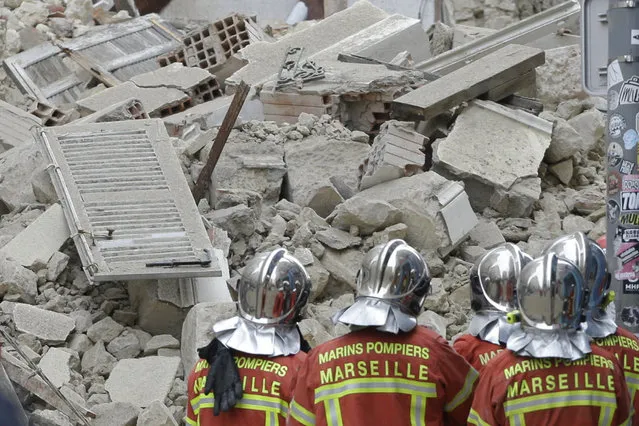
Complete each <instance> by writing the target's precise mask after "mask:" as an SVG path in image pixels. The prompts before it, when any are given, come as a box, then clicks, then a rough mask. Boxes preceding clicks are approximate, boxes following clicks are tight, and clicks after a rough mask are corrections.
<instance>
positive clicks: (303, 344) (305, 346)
mask: <svg viewBox="0 0 639 426" xmlns="http://www.w3.org/2000/svg"><path fill="white" fill-rule="evenodd" d="M296 327H297V332H298V333H299V334H300V350H301V351H302V352H304V353H308V352H309V351H310V350H311V349H312V348H311V345H309V344H308V342H307V341H306V339H305V338H304V336H303V335H302V330H300V326H299V325H297V326H296Z"/></svg>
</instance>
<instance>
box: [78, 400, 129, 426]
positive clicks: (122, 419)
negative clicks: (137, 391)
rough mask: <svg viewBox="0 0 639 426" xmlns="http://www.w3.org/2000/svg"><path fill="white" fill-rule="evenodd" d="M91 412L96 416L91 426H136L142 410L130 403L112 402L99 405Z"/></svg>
mask: <svg viewBox="0 0 639 426" xmlns="http://www.w3.org/2000/svg"><path fill="white" fill-rule="evenodd" d="M91 411H93V412H94V413H95V414H96V418H95V419H94V420H93V422H92V423H91V426H135V424H136V422H137V420H138V416H139V415H140V412H141V411H142V410H140V408H139V407H136V406H135V405H133V404H131V403H128V402H110V403H108V404H98V405H96V406H94V407H93V408H91Z"/></svg>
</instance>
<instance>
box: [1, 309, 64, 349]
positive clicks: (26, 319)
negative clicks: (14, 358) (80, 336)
mask: <svg viewBox="0 0 639 426" xmlns="http://www.w3.org/2000/svg"><path fill="white" fill-rule="evenodd" d="M13 321H14V323H15V325H16V328H17V329H18V330H19V331H20V332H22V333H28V334H31V335H32V336H35V337H37V338H38V339H40V340H42V341H43V342H47V343H50V344H59V343H63V342H64V341H66V340H67V337H69V334H70V333H71V332H72V331H73V330H74V329H75V320H74V319H73V318H71V317H69V316H67V315H64V314H59V313H57V312H51V311H45V310H44V309H40V308H36V307H35V306H30V305H25V304H23V303H18V304H16V306H15V307H14V309H13Z"/></svg>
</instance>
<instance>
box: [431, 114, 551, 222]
mask: <svg viewBox="0 0 639 426" xmlns="http://www.w3.org/2000/svg"><path fill="white" fill-rule="evenodd" d="M487 123H488V125H487ZM522 124H523V126H522ZM478 126H483V127H484V128H485V130H484V131H482V132H481V134H477V133H476V129H477V128H478ZM551 135H552V124H551V123H550V122H548V121H546V120H543V119H540V118H538V117H535V116H534V115H531V114H528V113H526V112H523V111H516V110H511V109H509V108H506V107H504V106H501V105H499V104H495V103H492V102H484V101H473V102H471V103H470V105H469V107H468V108H467V109H465V110H464V111H463V112H462V113H461V114H460V116H459V117H458V119H457V121H456V123H455V127H454V128H453V131H452V132H451V133H450V135H449V136H448V137H447V138H446V139H444V140H442V141H439V142H438V143H437V146H436V148H435V154H434V161H435V164H436V167H435V170H437V171H439V172H441V173H443V174H445V175H446V174H450V175H452V176H455V177H457V178H459V179H462V180H463V181H464V183H465V184H466V186H467V187H468V188H469V189H471V190H470V191H469V193H468V194H469V196H470V200H471V203H472V206H473V208H474V209H475V210H476V211H482V210H483V209H484V208H486V207H492V208H494V209H495V210H498V211H500V212H502V213H503V214H505V215H512V214H516V213H521V214H523V215H524V216H527V215H528V214H530V212H531V210H532V205H533V203H534V202H535V201H537V200H538V199H539V196H540V195H541V188H540V187H538V189H537V190H536V196H533V197H531V198H529V200H528V201H527V202H528V204H529V208H526V209H524V210H523V211H521V212H515V211H514V210H515V209H510V208H508V209H506V211H504V210H503V208H504V207H503V206H501V205H498V204H499V203H501V202H502V200H503V196H502V195H501V194H499V195H496V191H499V190H501V191H505V192H510V191H512V190H513V188H514V186H515V185H516V184H519V183H521V182H522V181H524V180H526V179H530V178H535V177H536V176H537V173H538V169H539V165H540V164H541V162H542V160H543V158H544V154H545V152H546V150H547V149H548V147H549V146H550V140H551ZM522 140H525V141H526V142H525V143H526V147H527V148H528V149H527V150H526V155H523V153H522V150H521V146H522V145H521V144H522ZM531 195H532V194H531Z"/></svg>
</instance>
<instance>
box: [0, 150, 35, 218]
mask: <svg viewBox="0 0 639 426" xmlns="http://www.w3.org/2000/svg"><path fill="white" fill-rule="evenodd" d="M45 167H46V161H45V159H44V156H43V155H42V153H41V152H40V151H39V150H38V147H37V146H36V144H35V142H33V139H31V142H30V143H25V144H22V145H20V146H17V147H15V148H13V149H10V150H9V151H6V152H4V153H2V154H1V155H0V175H1V176H2V177H3V180H2V183H0V214H5V213H10V212H11V211H13V210H14V209H15V208H16V207H18V206H20V205H23V204H34V203H35V202H36V199H35V195H34V194H33V189H32V188H31V179H32V178H33V177H34V176H35V175H36V174H38V173H39V172H41V171H42V170H44V169H45Z"/></svg>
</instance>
